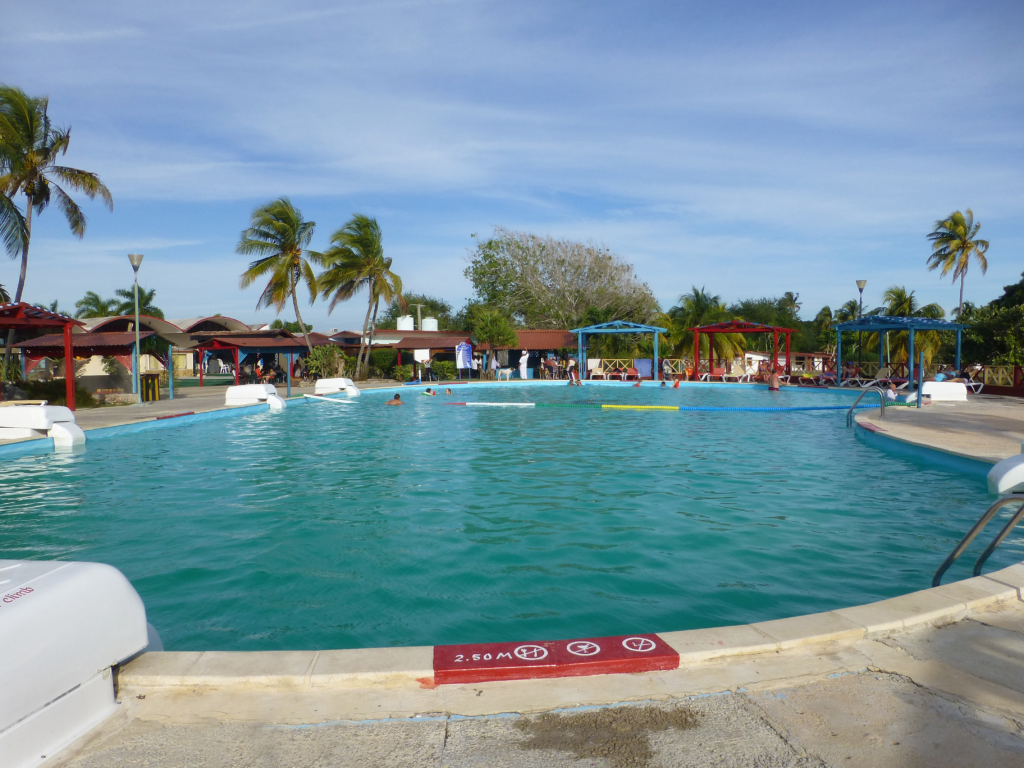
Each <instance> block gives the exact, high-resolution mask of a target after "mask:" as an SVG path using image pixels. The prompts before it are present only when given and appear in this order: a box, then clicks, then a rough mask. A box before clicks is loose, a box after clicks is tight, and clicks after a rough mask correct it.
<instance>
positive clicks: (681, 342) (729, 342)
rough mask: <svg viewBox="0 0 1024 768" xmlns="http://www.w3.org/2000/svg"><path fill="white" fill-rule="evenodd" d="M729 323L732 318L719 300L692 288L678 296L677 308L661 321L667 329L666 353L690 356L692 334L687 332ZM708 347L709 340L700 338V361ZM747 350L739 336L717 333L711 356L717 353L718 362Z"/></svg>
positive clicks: (706, 353) (743, 339)
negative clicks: (667, 346)
mask: <svg viewBox="0 0 1024 768" xmlns="http://www.w3.org/2000/svg"><path fill="white" fill-rule="evenodd" d="M731 319H733V318H732V317H731V315H730V314H729V310H728V308H727V307H726V306H725V303H724V302H723V301H722V299H721V297H719V296H713V295H711V294H708V293H707V292H705V290H704V289H703V288H700V289H698V288H697V287H696V286H694V287H693V288H692V289H691V290H690V292H689V293H686V294H683V295H682V296H680V297H679V304H678V305H677V306H675V307H672V309H670V310H669V311H668V312H667V313H666V315H665V316H664V321H665V322H666V323H667V324H666V325H665V327H666V328H668V329H669V332H668V338H667V339H666V341H667V342H668V345H669V349H670V350H671V351H672V354H675V355H683V354H690V355H692V354H693V331H688V329H691V328H696V327H698V326H701V325H710V324H712V323H721V322H724V321H726V320H731ZM662 338H664V336H663V337H662ZM707 343H708V337H707V336H706V335H702V336H701V345H702V347H701V357H703V358H708V357H709V350H708V349H707V346H706V345H707ZM746 348H747V342H746V338H745V337H744V336H743V334H742V333H716V334H715V335H714V348H713V349H712V350H710V352H716V353H717V354H718V357H719V358H725V359H732V358H733V357H735V356H736V355H738V354H742V353H743V351H744V350H745V349H746Z"/></svg>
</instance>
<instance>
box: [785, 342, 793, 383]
mask: <svg viewBox="0 0 1024 768" xmlns="http://www.w3.org/2000/svg"><path fill="white" fill-rule="evenodd" d="M789 337H790V334H788V333H787V334H786V375H787V376H792V375H793V370H792V364H791V363H790V356H789Z"/></svg>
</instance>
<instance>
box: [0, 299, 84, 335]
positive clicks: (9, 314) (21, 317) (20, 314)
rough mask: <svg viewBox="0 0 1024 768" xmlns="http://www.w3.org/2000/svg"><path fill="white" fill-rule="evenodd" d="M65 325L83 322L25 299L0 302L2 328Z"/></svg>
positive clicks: (60, 326) (78, 324) (0, 326)
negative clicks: (14, 301) (16, 301)
mask: <svg viewBox="0 0 1024 768" xmlns="http://www.w3.org/2000/svg"><path fill="white" fill-rule="evenodd" d="M65 325H76V326H80V325H83V323H82V321H81V320H75V319H74V318H73V317H67V316H66V315H60V314H57V313H56V312H51V311H50V310H48V309H43V308H42V307H36V306H33V305H32V304H28V303H26V302H24V301H22V302H18V303H16V304H15V303H12V304H0V328H4V329H8V328H20V329H24V328H63V327H64V326H65Z"/></svg>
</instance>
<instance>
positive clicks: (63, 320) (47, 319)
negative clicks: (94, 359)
mask: <svg viewBox="0 0 1024 768" xmlns="http://www.w3.org/2000/svg"><path fill="white" fill-rule="evenodd" d="M76 325H79V326H80V325H85V323H83V322H81V321H80V320H75V319H74V318H73V317H65V316H64V315H58V314H57V313H56V312H50V311H49V310H46V309H43V308H42V307H34V306H32V305H31V304H26V303H25V302H24V301H22V302H19V303H17V304H0V332H4V331H9V330H12V329H13V330H16V331H25V330H31V329H33V328H60V329H61V333H62V335H63V337H64V381H65V384H66V390H65V392H66V395H65V397H66V398H67V404H68V408H70V409H71V410H72V411H73V410H75V355H74V352H73V351H72V348H71V331H72V329H73V328H74V327H75V326H76ZM4 337H5V339H6V333H5V334H4Z"/></svg>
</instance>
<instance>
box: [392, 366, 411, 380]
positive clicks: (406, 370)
mask: <svg viewBox="0 0 1024 768" xmlns="http://www.w3.org/2000/svg"><path fill="white" fill-rule="evenodd" d="M414 375H415V374H414V373H413V370H412V364H409V365H396V366H395V378H396V379H398V380H399V381H409V380H411V379H412V377H413V376H414Z"/></svg>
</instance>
